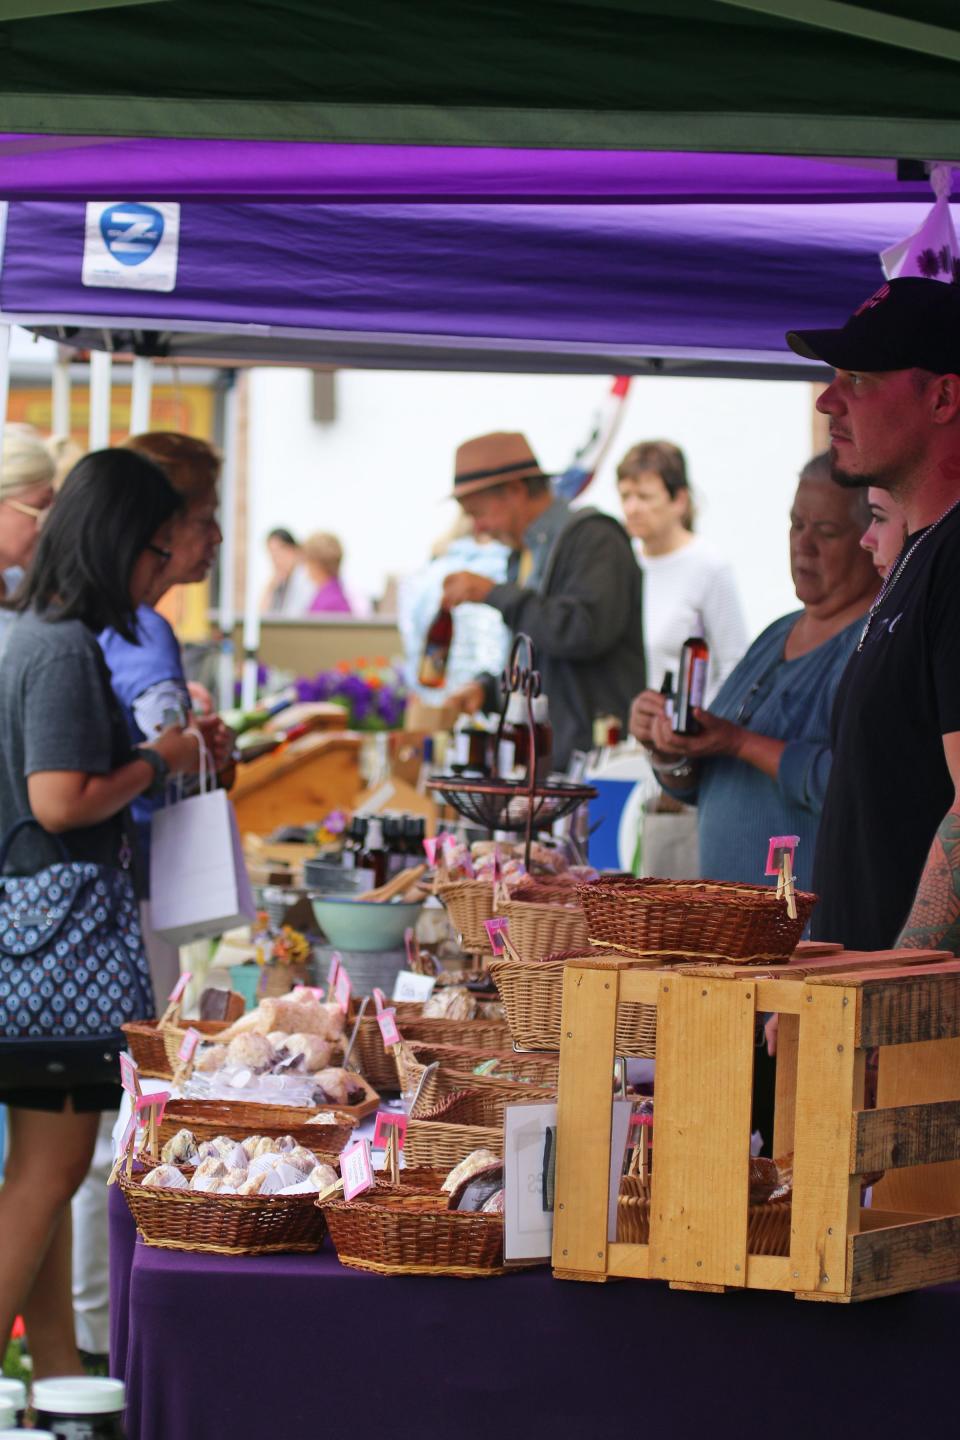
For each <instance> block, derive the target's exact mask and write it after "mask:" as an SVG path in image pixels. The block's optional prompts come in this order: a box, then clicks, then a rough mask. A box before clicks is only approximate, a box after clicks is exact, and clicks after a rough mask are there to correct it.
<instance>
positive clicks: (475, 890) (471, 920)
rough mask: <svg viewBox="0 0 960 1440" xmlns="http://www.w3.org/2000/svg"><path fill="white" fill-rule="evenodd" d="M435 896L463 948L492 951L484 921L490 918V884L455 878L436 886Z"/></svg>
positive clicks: (491, 892)
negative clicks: (444, 909) (445, 883)
mask: <svg viewBox="0 0 960 1440" xmlns="http://www.w3.org/2000/svg"><path fill="white" fill-rule="evenodd" d="M437 895H438V896H439V897H440V899H441V900H442V902H443V904H444V905H445V906H446V907H447V914H448V915H449V916H450V923H451V924H452V926H453V928H454V930H455V931H456V932H457V938H458V940H459V942H460V944H461V945H462V946H463V948H464V950H478V951H482V952H484V953H485V954H487V955H489V954H491V953H492V951H491V947H490V937H489V935H488V934H487V932H486V930H484V928H483V922H484V920H492V919H493V914H494V911H493V885H492V884H490V883H488V882H487V881H486V880H455V881H453V882H451V883H450V884H448V885H438V886H437Z"/></svg>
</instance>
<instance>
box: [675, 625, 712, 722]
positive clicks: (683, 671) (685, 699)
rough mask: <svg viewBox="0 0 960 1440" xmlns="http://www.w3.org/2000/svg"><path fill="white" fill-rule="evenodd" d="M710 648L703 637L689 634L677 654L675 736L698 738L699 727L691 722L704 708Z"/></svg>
mask: <svg viewBox="0 0 960 1440" xmlns="http://www.w3.org/2000/svg"><path fill="white" fill-rule="evenodd" d="M709 667H710V647H709V645H708V644H707V642H706V640H704V638H703V636H702V635H691V636H690V638H689V640H685V641H684V642H683V649H682V650H681V651H680V675H679V680H678V684H677V707H676V711H675V713H674V717H673V729H674V732H675V734H677V735H699V733H700V725H699V724H698V722H697V721H696V720H695V719H694V715H693V712H694V710H695V709H698V708H702V707H703V701H704V697H705V695H706V692H707V671H708V669H709Z"/></svg>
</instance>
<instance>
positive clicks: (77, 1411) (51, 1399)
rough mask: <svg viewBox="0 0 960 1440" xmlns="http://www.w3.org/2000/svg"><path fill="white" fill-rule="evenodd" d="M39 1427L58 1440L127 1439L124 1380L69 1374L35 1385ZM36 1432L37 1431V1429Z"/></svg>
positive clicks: (38, 1428) (34, 1396)
mask: <svg viewBox="0 0 960 1440" xmlns="http://www.w3.org/2000/svg"><path fill="white" fill-rule="evenodd" d="M33 1408H34V1410H35V1411H36V1426H37V1430H40V1431H47V1432H49V1433H50V1434H52V1435H54V1436H56V1437H57V1440H125V1437H126V1433H127V1432H126V1430H125V1429H124V1424H123V1408H124V1391H123V1381H122V1380H110V1379H107V1378H106V1377H101V1376H99V1375H97V1376H94V1375H67V1376H63V1377H62V1378H57V1379H55V1380H37V1381H35V1382H34V1386H33ZM34 1433H36V1431H35V1432H34Z"/></svg>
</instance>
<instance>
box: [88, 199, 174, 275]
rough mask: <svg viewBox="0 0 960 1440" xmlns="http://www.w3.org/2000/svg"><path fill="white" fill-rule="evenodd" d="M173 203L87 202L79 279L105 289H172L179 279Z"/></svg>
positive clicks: (131, 201) (160, 201)
mask: <svg viewBox="0 0 960 1440" xmlns="http://www.w3.org/2000/svg"><path fill="white" fill-rule="evenodd" d="M179 255H180V206H179V204H178V203H177V202H176V201H167V200H157V201H152V202H148V201H144V200H106V201H104V200H90V201H88V202H87V213H86V224H85V228H84V236H83V268H82V270H81V276H80V278H81V282H82V284H84V285H89V286H95V287H98V288H104V289H109V290H162V291H170V290H172V289H173V288H174V286H175V285H176V283H177V262H178V260H179Z"/></svg>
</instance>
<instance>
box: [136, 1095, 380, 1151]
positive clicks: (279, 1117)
mask: <svg viewBox="0 0 960 1440" xmlns="http://www.w3.org/2000/svg"><path fill="white" fill-rule="evenodd" d="M309 1113H310V1112H309V1111H308V1110H306V1109H305V1108H304V1107H303V1106H302V1105H251V1104H248V1103H246V1102H245V1101H241V1100H171V1101H170V1102H169V1104H168V1105H167V1107H166V1109H165V1110H164V1112H163V1119H162V1120H161V1122H160V1144H161V1145H165V1144H166V1142H167V1141H168V1140H169V1139H170V1138H171V1137H172V1136H174V1135H175V1134H176V1133H177V1131H178V1130H189V1131H190V1132H191V1133H192V1134H193V1137H194V1139H195V1140H197V1142H199V1141H201V1140H212V1139H213V1138H214V1136H215V1135H227V1136H229V1138H230V1139H231V1140H246V1139H247V1137H248V1136H249V1135H263V1136H266V1137H268V1138H277V1139H279V1137H280V1136H281V1135H292V1136H293V1138H294V1140H296V1142H297V1144H298V1145H303V1146H304V1147H305V1148H306V1149H307V1150H313V1151H314V1152H315V1153H316V1154H317V1155H322V1156H324V1157H326V1158H327V1159H329V1157H330V1156H331V1155H332V1156H335V1157H339V1155H340V1152H341V1150H343V1149H345V1148H346V1146H347V1145H349V1144H350V1141H351V1140H352V1139H353V1130H354V1127H353V1121H352V1120H350V1119H347V1118H346V1117H342V1118H341V1120H340V1123H338V1124H336V1125H307V1124H306V1123H305V1116H306V1115H308V1114H309ZM333 1113H334V1114H336V1115H338V1116H341V1114H342V1112H340V1111H338V1110H335V1111H334V1112H333Z"/></svg>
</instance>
